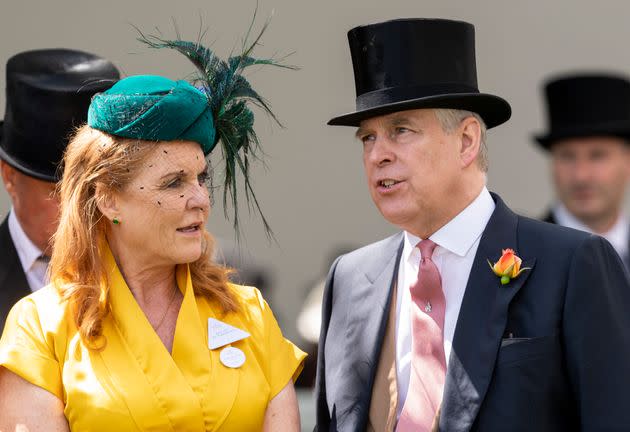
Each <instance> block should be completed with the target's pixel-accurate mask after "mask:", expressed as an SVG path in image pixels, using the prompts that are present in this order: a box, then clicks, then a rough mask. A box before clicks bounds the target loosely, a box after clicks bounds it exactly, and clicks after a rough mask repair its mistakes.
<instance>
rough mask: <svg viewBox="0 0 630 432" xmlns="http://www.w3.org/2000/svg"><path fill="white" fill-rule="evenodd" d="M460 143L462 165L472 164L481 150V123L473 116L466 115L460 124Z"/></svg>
mask: <svg viewBox="0 0 630 432" xmlns="http://www.w3.org/2000/svg"><path fill="white" fill-rule="evenodd" d="M460 137H461V145H460V149H459V156H460V159H461V161H462V166H463V167H465V168H466V167H468V166H469V165H470V164H472V163H473V162H474V161H475V160H476V159H477V156H478V155H479V152H480V150H481V125H480V124H479V121H478V120H477V119H476V118H475V117H473V116H470V117H466V118H465V119H464V120H462V123H461V124H460Z"/></svg>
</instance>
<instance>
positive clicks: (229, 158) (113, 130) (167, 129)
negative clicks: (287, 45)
mask: <svg viewBox="0 0 630 432" xmlns="http://www.w3.org/2000/svg"><path fill="white" fill-rule="evenodd" d="M267 24H268V23H267ZM267 24H265V26H264V27H263V29H262V31H261V32H260V33H259V35H258V36H257V37H256V38H255V40H254V41H253V42H252V43H251V44H249V45H245V44H244V46H243V49H242V53H241V54H240V55H237V56H233V57H229V58H228V59H227V60H222V59H220V58H219V57H217V56H216V55H215V54H214V53H213V52H212V51H211V50H210V49H208V48H206V47H204V46H202V45H201V44H200V43H199V42H188V41H183V40H179V39H178V40H165V39H161V38H158V37H155V36H145V35H143V34H142V33H140V35H141V37H140V38H139V39H138V40H139V41H141V42H143V43H145V44H147V45H148V46H149V47H151V48H170V49H174V50H176V51H177V52H179V53H181V54H183V55H184V56H186V57H187V58H188V59H189V60H190V61H191V62H192V63H193V64H194V65H195V67H196V69H197V74H196V76H195V77H194V78H193V80H191V83H189V82H187V81H173V80H170V79H168V78H165V77H161V76H155V75H138V76H131V77H128V78H125V79H122V80H120V81H119V82H117V83H116V84H115V85H114V86H112V87H111V88H110V89H109V90H107V91H105V92H103V93H100V94H98V95H96V96H94V98H93V99H92V103H91V104H90V108H89V112H88V125H89V126H90V127H92V128H94V129H98V130H101V131H103V132H106V133H108V134H111V135H116V136H120V137H125V138H136V139H142V140H148V141H172V140H190V141H195V142H197V143H199V145H200V146H201V147H202V149H203V151H204V154H206V155H208V154H209V153H210V152H211V151H212V150H214V149H215V148H216V147H220V148H221V150H222V153H223V161H224V164H225V166H224V169H225V173H224V179H223V206H224V211H225V215H226V217H227V218H228V219H229V218H230V215H229V214H228V206H229V205H231V207H232V209H233V214H232V217H233V224H234V228H235V231H236V235H237V237H238V236H239V233H240V231H239V214H238V197H237V172H238V171H240V173H241V174H242V176H243V182H244V190H245V197H246V200H247V203H248V206H249V208H250V209H251V208H254V209H255V210H256V211H257V212H258V213H259V214H260V216H261V219H262V222H263V225H264V228H265V231H266V233H267V234H268V235H269V236H270V237H273V233H272V231H271V228H270V226H269V223H268V222H267V220H266V218H265V216H264V215H263V213H262V210H261V208H260V204H259V203H258V200H257V199H256V195H255V194H254V191H253V188H252V185H251V182H250V177H249V169H250V164H251V162H252V160H260V159H261V154H262V153H261V149H260V143H259V141H258V137H257V135H256V132H255V131H254V128H253V126H254V114H253V112H252V111H251V110H250V108H249V104H250V103H253V104H254V105H256V106H258V107H260V108H261V109H263V111H265V112H266V113H267V114H269V115H270V116H271V117H272V118H273V119H274V120H275V121H276V123H278V124H280V123H279V122H278V119H277V118H276V117H275V115H274V114H273V112H272V111H271V109H270V107H269V105H268V104H267V102H266V101H265V100H264V99H263V98H262V97H261V96H260V95H259V94H258V93H257V92H256V91H255V90H254V89H253V88H252V87H251V85H250V84H249V82H248V81H247V79H246V78H245V77H244V76H243V75H242V72H243V70H244V69H246V68H248V67H250V66H254V65H271V66H279V67H283V68H289V69H294V68H293V67H291V66H286V65H283V64H281V63H280V62H279V61H276V60H274V59H258V58H254V57H252V56H251V55H252V51H253V49H254V47H255V46H256V45H257V44H258V42H259V40H260V38H261V36H262V34H263V33H264V31H265V29H266V28H267ZM250 30H251V27H250ZM248 35H249V32H248ZM247 39H248V38H247V37H246V38H245V40H247ZM217 144H220V145H218V146H217Z"/></svg>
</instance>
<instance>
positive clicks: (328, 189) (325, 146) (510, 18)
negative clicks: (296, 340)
mask: <svg viewBox="0 0 630 432" xmlns="http://www.w3.org/2000/svg"><path fill="white" fill-rule="evenodd" d="M255 5H256V3H255V1H254V0H232V1H229V0H215V1H197V0H178V1H177V2H176V1H165V0H127V1H120V0H109V1H98V2H96V1H87V0H86V1H70V0H55V1H43V0H41V1H29V0H21V1H19V2H18V1H17V0H0V62H1V64H0V87H2V88H4V85H5V75H4V73H5V72H4V63H5V61H6V59H7V58H8V57H9V56H11V55H13V54H15V53H17V52H19V51H22V50H27V49H35V48H46V47H48V48H53V47H67V48H76V49H83V50H87V51H91V52H94V53H97V54H100V55H102V56H104V57H107V58H109V59H111V60H113V61H114V62H115V63H116V64H117V65H118V66H119V67H120V69H121V70H122V71H123V72H124V73H125V74H126V75H133V74H139V73H156V74H163V75H166V76H169V77H171V78H184V77H186V75H187V74H188V73H189V72H190V70H191V68H190V66H189V64H188V63H187V62H186V61H185V60H183V59H182V58H180V56H179V55H177V54H175V53H172V52H152V51H150V50H148V49H146V48H144V47H143V46H141V45H140V44H139V43H138V42H136V41H135V37H136V33H135V31H134V30H133V28H132V26H131V25H132V24H133V25H136V26H138V27H139V28H141V29H142V30H144V31H147V32H151V31H152V30H153V29H154V27H156V26H157V27H159V28H160V29H161V30H162V31H163V32H164V33H165V34H166V35H169V36H172V35H173V30H172V24H171V18H174V19H176V21H177V22H178V24H179V29H180V31H181V34H182V36H183V37H184V38H189V39H194V38H196V35H197V32H198V30H199V27H200V24H199V21H200V17H202V18H203V22H204V25H205V26H207V27H209V31H208V37H207V38H206V39H205V41H206V42H207V43H212V46H213V47H214V48H215V50H216V51H217V52H218V53H219V54H221V55H226V54H227V53H228V52H229V51H230V49H231V48H232V47H234V46H235V41H236V40H237V39H238V38H239V37H240V36H242V35H243V34H244V32H245V30H246V28H247V26H248V24H249V21H250V19H251V16H252V12H253V10H254V8H255ZM259 9H260V10H259V19H258V24H259V25H258V27H260V25H262V23H263V21H264V19H265V18H266V17H267V16H268V15H269V14H270V13H271V12H272V10H275V15H274V17H273V20H272V24H271V26H270V28H269V30H268V32H267V34H266V35H265V36H264V41H263V43H264V45H263V46H261V47H260V49H259V50H258V54H259V55H273V54H274V53H280V54H282V53H289V52H292V51H295V54H293V55H292V56H291V57H290V58H289V61H290V62H291V63H293V64H297V65H299V66H300V67H301V70H300V71H298V72H291V71H283V70H270V69H260V70H256V71H252V73H250V74H249V76H250V78H251V81H252V83H253V84H254V85H255V87H256V88H257V89H259V90H260V92H261V93H262V94H263V95H264V96H266V97H267V99H269V100H270V101H271V103H272V105H273V108H274V109H275V112H276V113H277V114H278V116H279V117H280V118H281V120H282V121H283V123H284V124H285V126H286V129H279V128H277V127H276V128H274V127H272V124H271V122H270V121H269V120H268V119H266V118H265V117H264V116H262V115H261V116H259V117H258V122H257V127H258V130H259V132H260V136H261V138H262V142H263V144H264V147H265V150H266V152H267V154H268V156H269V157H268V161H267V164H268V170H267V171H265V170H264V169H258V170H257V171H256V172H255V188H256V191H257V192H258V196H259V198H260V199H261V201H262V203H263V205H264V209H265V212H266V214H267V216H268V217H269V220H270V221H271V223H272V226H273V228H274V230H275V232H276V236H277V239H278V245H276V244H273V243H269V242H267V240H266V238H265V236H264V234H263V231H262V226H261V225H260V223H259V222H258V220H257V219H255V218H252V219H251V220H247V219H245V220H244V222H245V223H244V225H246V227H245V239H246V242H245V244H244V247H243V250H244V252H243V253H244V254H245V255H246V256H250V257H253V258H255V259H256V260H257V261H259V262H261V263H263V264H265V265H267V266H269V267H270V268H271V270H272V271H273V274H274V287H273V296H272V298H271V300H272V303H273V306H274V309H275V311H276V314H277V315H278V317H279V319H280V321H281V323H282V326H283V328H284V329H285V332H286V334H287V335H288V336H290V337H295V336H296V331H295V327H294V322H295V317H296V315H297V313H298V310H299V307H300V304H301V302H302V301H303V298H304V297H305V291H306V288H307V287H306V284H307V283H309V282H310V281H312V280H313V279H316V278H317V277H319V276H320V275H321V273H322V272H324V267H325V265H326V262H327V259H328V255H329V253H330V251H331V249H333V248H334V247H335V246H337V245H347V244H356V245H361V244H366V243H369V242H372V241H374V240H377V239H379V238H382V237H384V236H386V235H388V234H390V233H393V232H395V231H396V228H395V227H392V226H390V225H388V224H387V223H386V222H385V221H383V220H382V218H381V217H380V215H379V213H378V211H377V210H376V209H375V207H374V206H373V204H372V202H371V200H370V198H369V196H368V193H367V189H366V187H365V184H364V176H363V172H362V166H361V151H360V145H359V143H358V142H356V141H355V140H354V138H353V134H354V130H352V129H351V128H331V127H327V126H326V125H325V122H326V121H327V120H328V119H329V118H330V117H332V116H334V115H336V114H339V113H343V112H347V111H351V110H353V107H354V84H353V80H352V69H351V65H350V59H349V53H348V48H347V43H346V35H345V34H346V31H347V30H349V29H350V28H351V27H353V26H355V25H360V24H365V23H369V22H375V21H380V20H385V19H391V18H397V17H416V16H422V17H442V18H455V19H462V20H465V21H469V22H472V23H473V24H475V26H476V29H477V64H478V76H479V86H480V88H481V90H482V91H485V92H490V93H495V94H498V95H501V96H503V97H504V98H506V99H507V100H508V101H509V102H510V103H511V104H512V107H513V117H512V120H510V122H508V123H507V124H506V125H503V126H501V127H499V128H497V129H496V130H492V131H491V132H490V134H489V149H490V163H491V168H490V173H489V186H490V189H491V190H494V191H496V192H498V193H499V194H501V195H502V196H503V198H504V199H505V200H506V201H507V202H508V204H509V205H511V206H512V207H513V208H514V209H516V210H519V211H522V212H524V213H527V214H530V215H539V214H541V213H542V212H543V211H544V209H545V207H546V205H547V204H548V202H549V201H550V200H551V199H552V196H553V194H552V192H551V190H550V188H549V185H548V180H549V176H548V173H547V168H548V167H547V161H546V158H545V156H544V154H542V153H541V152H540V151H538V150H537V149H536V148H535V147H534V145H533V144H532V141H531V139H530V136H531V134H532V133H533V132H537V131H541V130H543V129H544V128H545V127H546V126H545V124H544V113H543V110H542V106H541V93H540V83H541V80H543V79H544V78H545V77H547V76H549V75H550V74H554V73H557V72H561V71H565V70H567V69H579V70H594V69H601V68H607V69H612V70H617V71H628V70H630V56H629V55H628V41H629V40H630V25H628V16H629V15H630V3H628V2H626V1H598V2H593V1H591V0H573V1H569V0H566V1H554V2H550V1H538V0H537V1H529V2H515V1H501V0H496V1H490V0H486V1H474V2H463V1H462V2H450V1H444V0H431V1H428V0H425V1H417V0H416V1H401V0H390V1H387V2H385V1H376V0H346V1H342V0H337V1H332V0H319V1H302V0H299V1H298V0H293V1H290V0H261V2H260V5H259ZM435 43H439V41H435ZM411 54H412V53H410V55H411ZM4 104H5V100H4V92H2V94H0V115H3V113H4ZM445 199H448V197H445ZM8 210H9V201H8V198H7V195H6V193H5V192H4V190H2V191H1V192H0V217H4V215H5V214H6V212H7V211H8ZM209 228H210V229H211V231H212V232H214V233H215V234H217V235H219V236H221V237H223V238H232V231H231V225H230V223H229V222H226V221H225V220H224V218H223V212H222V209H221V208H219V207H217V208H215V210H214V214H213V216H212V217H211V220H210V223H209ZM0 253H1V252H0Z"/></svg>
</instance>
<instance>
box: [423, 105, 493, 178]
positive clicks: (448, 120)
mask: <svg viewBox="0 0 630 432" xmlns="http://www.w3.org/2000/svg"><path fill="white" fill-rule="evenodd" d="M434 111H435V117H437V119H438V121H439V122H440V125H441V126H442V129H443V130H444V132H446V133H451V132H453V131H454V130H455V129H457V127H459V125H460V124H461V122H462V121H464V119H466V118H468V117H474V118H476V119H477V121H478V122H479V125H480V127H481V140H480V141H481V142H480V144H479V154H478V155H477V164H478V165H479V168H480V169H481V170H482V171H483V172H488V147H487V146H486V129H487V128H486V123H485V122H484V121H483V119H482V118H481V116H480V115H479V114H477V113H474V112H472V111H466V110H459V109H445V108H436V109H434Z"/></svg>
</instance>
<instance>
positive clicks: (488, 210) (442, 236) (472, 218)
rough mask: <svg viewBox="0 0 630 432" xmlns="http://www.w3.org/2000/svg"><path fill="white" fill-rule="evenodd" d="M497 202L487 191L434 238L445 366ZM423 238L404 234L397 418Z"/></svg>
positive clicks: (398, 317)
mask: <svg viewBox="0 0 630 432" xmlns="http://www.w3.org/2000/svg"><path fill="white" fill-rule="evenodd" d="M494 207H495V204H494V200H493V199H492V196H490V193H489V192H488V189H486V188H485V187H484V188H483V190H482V191H481V193H480V194H479V196H478V197H477V198H475V200H474V201H473V202H472V203H470V205H469V206H468V207H466V208H465V209H464V210H462V212H461V213H459V214H458V215H457V216H455V217H454V218H453V219H452V220H451V221H450V222H448V223H447V224H446V225H444V226H443V227H442V228H440V229H439V230H438V231H437V232H435V233H434V234H433V235H432V236H431V237H430V240H432V241H433V242H434V243H435V244H437V246H436V248H435V250H434V251H433V257H432V260H433V262H434V263H435V265H436V266H437V268H438V271H439V272H440V276H441V279H442V290H443V291H444V297H445V299H446V310H445V313H444V354H445V355H446V364H447V365H448V359H449V357H450V354H451V346H452V343H453V336H454V334H455V325H456V324H457V317H458V316H459V309H460V308H461V305H462V299H463V298H464V291H465V290H466V284H467V283H468V276H469V275H470V270H471V268H472V265H473V261H474V258H475V254H476V253H477V248H478V247H479V241H480V239H481V234H482V233H483V230H484V229H485V227H486V225H487V223H488V221H489V220H490V216H492V212H493V211H494ZM420 240H421V239H420V238H418V237H415V236H413V235H412V234H410V233H408V232H406V231H405V235H404V242H405V244H404V247H403V251H402V256H401V257H400V266H399V270H398V289H397V298H396V310H397V311H398V313H397V314H396V378H397V384H398V416H400V412H401V411H402V409H403V405H404V403H405V399H407V390H408V388H409V374H410V367H411V318H410V308H411V305H412V304H411V294H410V292H409V287H410V286H411V285H412V284H414V283H415V282H416V280H417V279H418V269H419V266H420V259H421V254H420V250H419V249H418V248H417V247H415V246H416V245H417V244H418V242H420Z"/></svg>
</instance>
